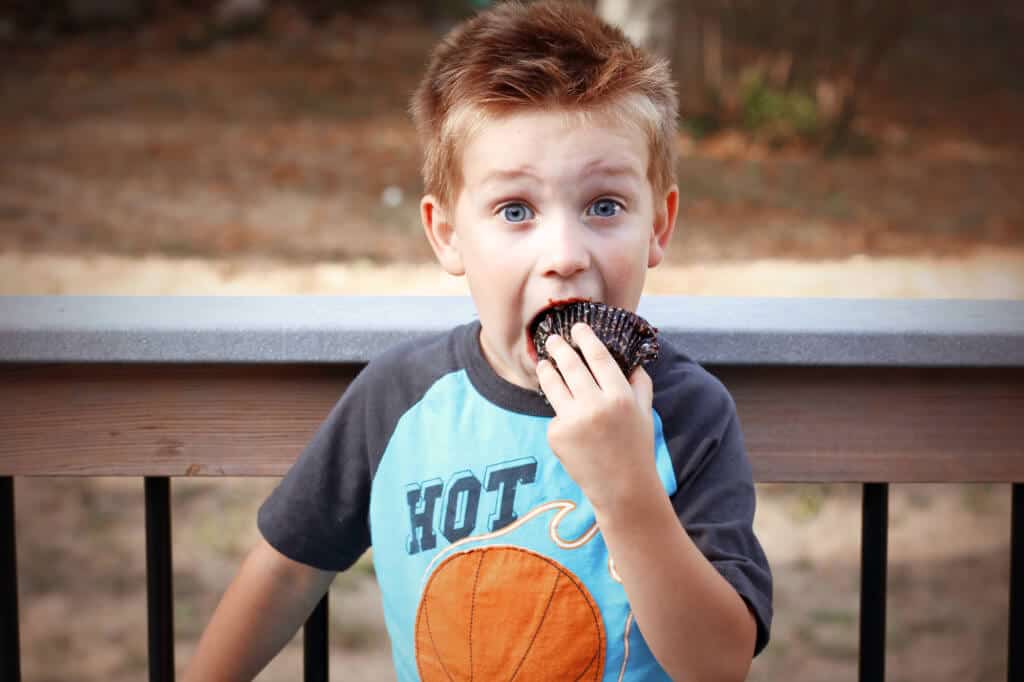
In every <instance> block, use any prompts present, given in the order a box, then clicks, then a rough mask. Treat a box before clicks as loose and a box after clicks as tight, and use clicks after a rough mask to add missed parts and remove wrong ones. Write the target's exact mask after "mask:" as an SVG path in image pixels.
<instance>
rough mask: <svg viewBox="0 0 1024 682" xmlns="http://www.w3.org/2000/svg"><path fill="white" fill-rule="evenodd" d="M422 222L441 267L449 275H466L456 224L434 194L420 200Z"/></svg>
mask: <svg viewBox="0 0 1024 682" xmlns="http://www.w3.org/2000/svg"><path fill="white" fill-rule="evenodd" d="M420 221H421V222H422V223H423V231H424V232H425V233H426V235H427V241H429V242H430V248H432V249H433V250H434V255H435V256H437V261H438V262H439V263H440V264H441V267H442V268H444V269H445V271H446V272H447V273H448V274H449V275H455V276H459V275H464V274H466V268H465V267H463V265H462V253H461V252H460V251H459V237H458V235H457V234H455V223H454V221H453V220H451V216H450V215H449V213H448V211H446V210H445V209H444V207H443V206H441V202H440V201H438V199H437V197H435V196H434V195H433V194H428V195H426V196H425V197H423V198H422V199H421V200H420Z"/></svg>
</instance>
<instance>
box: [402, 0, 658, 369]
mask: <svg viewBox="0 0 1024 682" xmlns="http://www.w3.org/2000/svg"><path fill="white" fill-rule="evenodd" d="M412 109H413V116H414V118H415V121H416V125H417V128H418V131H419V133H420V136H421V141H422V143H423V146H424V151H425V154H426V159H425V163H424V176H425V177H424V180H425V184H426V190H427V195H426V196H425V197H424V198H423V200H422V202H421V216H422V219H423V225H424V228H425V231H426V234H427V237H428V239H429V240H430V243H431V246H432V247H433V249H434V252H435V253H436V254H437V257H438V259H439V260H440V262H441V264H442V266H443V267H444V268H445V269H446V270H447V271H448V272H449V273H451V274H454V275H465V276H466V277H467V279H468V283H469V289H470V293H471V294H472V296H473V299H474V303H475V304H476V308H477V312H478V314H479V317H480V322H481V327H482V328H481V336H480V341H481V346H482V348H483V352H484V355H485V357H486V358H487V359H488V361H489V362H490V364H491V365H492V366H493V367H494V369H495V370H496V371H497V373H498V374H499V375H500V376H502V377H503V378H505V379H506V380H508V381H510V382H512V383H515V384H518V385H520V386H525V387H531V388H535V387H536V385H537V379H536V351H535V349H534V348H533V347H532V343H531V340H530V335H529V334H528V331H527V330H528V327H529V324H530V322H531V321H532V319H533V318H534V317H535V316H536V315H537V313H538V312H539V311H540V310H542V309H543V308H545V307H547V306H548V305H549V304H551V303H553V302H556V301H561V300H565V299H570V298H586V299H592V300H597V301H602V302H605V303H608V304H610V305H614V306H618V307H621V308H626V309H629V310H635V309H636V306H637V303H638V302H639V300H640V294H641V291H642V289H643V284H644V279H645V277H646V271H647V268H649V267H653V266H655V265H657V264H658V263H659V262H660V261H661V259H662V256H663V253H664V248H665V246H666V244H667V242H668V240H669V237H670V236H671V234H672V231H673V227H674V224H675V217H676V211H677V207H678V190H677V189H676V187H675V183H674V172H673V164H674V153H673V150H674V144H675V130H676V97H675V91H674V88H673V85H672V82H671V79H670V76H669V73H668V69H667V67H666V66H665V64H664V63H662V62H659V61H656V60H653V59H652V58H650V57H649V56H647V55H645V54H644V53H643V52H641V51H639V50H638V49H637V48H636V47H634V46H633V45H632V44H631V43H630V42H629V41H628V40H627V39H626V37H625V36H624V35H623V34H622V32H621V31H619V30H617V29H615V28H613V27H611V26H609V25H607V24H605V23H604V22H602V21H601V20H600V19H598V18H597V17H595V16H594V15H593V14H592V13H591V12H590V11H589V10H587V9H586V8H584V7H583V6H582V5H579V4H568V3H555V2H538V3H534V4H530V5H523V4H520V3H506V4H502V5H498V6H497V7H495V8H493V9H491V10H489V11H486V12H484V13H482V14H480V15H478V16H476V17H474V18H473V19H470V20H468V21H467V22H465V23H464V24H463V25H461V26H459V27H457V28H456V29H454V30H453V31H452V32H451V33H450V34H449V35H448V36H447V37H446V38H445V39H444V40H443V41H442V42H441V44H440V45H439V47H438V48H437V50H436V51H435V53H434V55H433V57H432V60H431V63H430V65H429V67H428V69H427V73H426V75H425V77H424V79H423V82H422V84H421V86H420V88H419V89H418V90H417V92H416V94H415V96H414V99H413V106H412Z"/></svg>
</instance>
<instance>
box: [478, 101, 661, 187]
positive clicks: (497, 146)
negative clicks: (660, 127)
mask: <svg viewBox="0 0 1024 682" xmlns="http://www.w3.org/2000/svg"><path fill="white" fill-rule="evenodd" d="M473 128H474V129H473V130H472V131H470V132H469V134H468V135H467V137H466V138H465V140H464V146H463V149H462V154H461V156H462V179H463V182H464V183H465V184H466V185H480V184H491V183H498V182H503V181H511V180H515V179H518V178H519V177H521V176H525V177H527V178H529V177H530V176H534V177H535V178H539V179H544V180H553V181H557V180H566V181H569V180H573V179H581V178H583V177H585V176H589V175H597V174H603V175H616V176H622V177H626V178H630V179H635V180H638V181H639V180H644V179H646V176H647V167H648V157H649V153H650V152H649V149H648V143H647V136H646V135H645V134H644V132H643V130H642V129H641V128H640V126H638V125H634V124H630V123H628V122H625V121H621V120H619V119H617V118H616V117H613V116H611V115H608V114H601V113H594V112H585V111H567V110H561V109H553V110H528V111H519V112H516V113H511V114H506V115H504V116H500V117H487V118H485V119H482V120H480V122H479V124H478V125H476V126H473Z"/></svg>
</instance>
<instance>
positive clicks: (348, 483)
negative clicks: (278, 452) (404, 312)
mask: <svg viewBox="0 0 1024 682" xmlns="http://www.w3.org/2000/svg"><path fill="white" fill-rule="evenodd" d="M456 331H457V330H456ZM455 339H456V337H455V335H454V332H452V333H445V334H438V335H436V336H435V337H433V338H431V339H414V340H411V341H409V342H405V343H400V344H397V345H395V346H393V347H391V348H390V349H388V350H387V351H386V352H384V353H382V354H381V355H379V356H378V357H377V358H375V359H374V360H373V361H371V362H370V363H369V364H368V365H367V366H366V367H365V368H363V370H362V371H361V372H360V373H359V374H358V376H356V378H355V379H354V380H353V381H352V383H351V384H350V385H349V387H348V388H347V389H346V390H345V392H344V394H343V395H342V396H341V399H340V400H339V401H338V402H337V404H336V405H335V406H334V408H333V409H332V410H331V412H330V414H329V415H328V416H327V418H326V419H325V420H324V421H323V423H322V424H321V425H320V427H319V429H318V430H317V432H316V434H315V435H314V436H313V438H312V439H311V440H310V442H309V443H308V444H307V445H306V447H305V449H304V450H303V451H302V453H301V454H300V455H299V457H298V459H297V460H296V461H295V464H293V465H292V468H291V469H290V470H289V471H288V473H287V474H285V476H284V478H283V479H282V480H281V482H280V484H279V485H278V486H277V487H276V488H275V489H274V491H273V492H272V493H271V494H270V496H269V497H268V498H267V499H266V500H265V501H264V503H263V505H262V506H261V507H260V510H259V514H258V516H257V525H258V527H259V530H260V532H261V533H262V534H263V537H264V538H265V539H266V540H267V542H269V543H270V544H271V545H272V546H273V547H274V548H275V549H277V550H278V551H279V552H281V553H282V554H284V555H285V556H287V557H289V558H291V559H294V560H296V561H299V562H301V563H304V564H308V565H310V566H315V567H317V568H320V569H323V570H333V571H343V570H345V569H346V568H348V567H349V566H351V565H352V564H353V563H354V562H355V561H356V559H358V558H359V557H360V556H361V555H362V554H363V552H365V551H366V549H367V548H368V547H369V546H370V525H369V507H370V489H371V486H372V483H373V477H374V475H375V474H376V471H377V466H378V465H379V464H380V458H381V456H382V455H383V454H384V451H385V449H386V448H387V444H388V441H389V440H390V438H391V435H392V433H393V432H394V429H395V426H396V425H397V423H398V421H399V419H400V418H401V417H402V415H403V414H405V412H406V411H407V410H408V409H409V408H410V407H411V406H412V405H414V404H415V403H416V402H417V401H419V400H420V398H422V396H423V395H424V393H426V391H427V390H428V389H429V387H430V386H431V385H432V384H433V383H434V382H436V381H437V380H438V378H440V377H442V376H444V375H445V374H447V373H448V372H451V371H453V370H454V368H455V367H456V366H457V360H456V357H455V350H454V348H455V345H454V344H455Z"/></svg>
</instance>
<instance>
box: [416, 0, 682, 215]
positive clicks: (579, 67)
mask: <svg viewBox="0 0 1024 682" xmlns="http://www.w3.org/2000/svg"><path fill="white" fill-rule="evenodd" d="M411 109H412V116H413V121H414V122H415V124H416V130H417V133H418V134H419V139H420V145H421V147H422V149H423V152H424V163H423V180H424V185H425V188H426V191H427V193H428V194H431V195H433V196H435V197H437V199H438V200H439V201H440V202H441V204H442V205H444V206H448V207H450V206H451V205H452V203H453V202H454V200H455V198H456V197H457V195H458V192H459V190H460V189H461V185H462V169H461V156H462V154H461V151H462V148H463V146H464V144H465V142H466V141H467V139H469V138H470V137H472V135H473V133H474V132H475V131H476V130H477V129H478V128H479V127H480V126H482V125H486V124H487V122H488V121H489V120H493V119H495V118H499V117H502V116H505V115H508V114H512V113H515V112H517V111H523V110H528V109H562V110H566V111H575V112H579V113H590V114H605V115H609V116H611V117H614V118H616V119H618V120H620V121H621V122H624V123H628V124H631V125H635V126H638V127H639V129H640V130H641V131H642V132H643V134H644V136H645V137H646V139H647V144H648V148H649V154H650V155H649V160H650V162H649V165H648V168H647V173H648V179H649V180H650V183H651V186H652V187H653V188H654V190H655V192H657V193H662V192H664V191H665V190H667V189H668V188H669V187H671V186H672V185H673V184H674V182H675V168H674V164H675V151H674V150H675V134H676V119H677V116H678V100H677V96H676V90H675V85H674V83H673V81H672V78H671V75H670V73H669V69H668V66H667V64H666V63H665V62H664V61H662V60H657V59H654V58H652V57H651V56H650V55H648V54H647V53H645V52H643V51H641V50H639V49H638V48H636V47H635V46H634V45H633V44H632V43H631V42H630V41H629V39H628V38H626V36H625V34H624V33H622V31H621V30H619V29H618V28H615V27H613V26H610V25H609V24H607V23H606V22H604V21H602V20H601V19H600V18H598V17H597V16H595V15H594V14H593V12H591V11H590V10H589V9H587V8H586V7H585V6H583V5H582V4H580V3H577V2H565V1H563V2H551V1H543V2H535V3H532V4H523V3H520V2H506V3H503V4H499V5H498V6H496V7H494V8H493V9H491V10H489V11H486V12H483V13H481V14H478V15H477V16H475V17H473V18H472V19H469V20H467V21H466V22H464V23H463V24H461V25H459V26H457V27H456V28H455V29H453V30H452V31H451V32H450V33H449V34H448V35H447V36H445V38H444V39H443V40H442V41H441V42H440V43H439V44H438V46H437V47H436V48H435V49H434V52H433V54H432V56H431V59H430V63H429V65H428V67H427V72H426V74H425V75H424V76H423V79H422V81H421V82H420V86H419V88H417V90H416V92H415V94H414V95H413V98H412V106H411Z"/></svg>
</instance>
